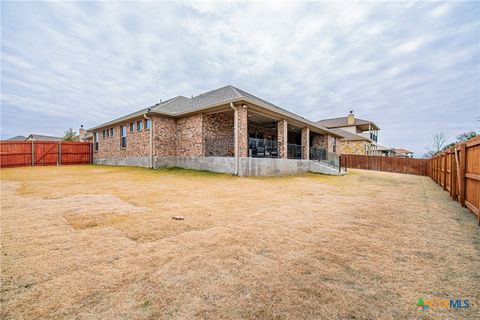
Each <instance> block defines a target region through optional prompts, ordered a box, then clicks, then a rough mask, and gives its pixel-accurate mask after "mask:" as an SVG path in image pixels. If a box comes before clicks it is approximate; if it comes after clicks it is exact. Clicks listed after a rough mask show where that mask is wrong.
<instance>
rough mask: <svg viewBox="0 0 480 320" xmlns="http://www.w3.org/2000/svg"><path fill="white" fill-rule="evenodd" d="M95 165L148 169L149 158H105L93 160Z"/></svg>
mask: <svg viewBox="0 0 480 320" xmlns="http://www.w3.org/2000/svg"><path fill="white" fill-rule="evenodd" d="M93 163H94V164H101V165H106V166H133V167H146V168H148V166H149V163H148V157H130V158H103V159H98V158H94V159H93Z"/></svg>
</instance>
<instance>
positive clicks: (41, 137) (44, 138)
mask: <svg viewBox="0 0 480 320" xmlns="http://www.w3.org/2000/svg"><path fill="white" fill-rule="evenodd" d="M32 138H33V139H35V140H39V141H62V140H63V138H61V137H53V136H44V135H41V134H34V133H32V134H30V135H29V136H28V137H27V138H26V139H25V140H27V139H32Z"/></svg>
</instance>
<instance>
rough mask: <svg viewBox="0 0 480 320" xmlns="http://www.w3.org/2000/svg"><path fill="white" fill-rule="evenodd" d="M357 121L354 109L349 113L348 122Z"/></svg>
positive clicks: (350, 123)
mask: <svg viewBox="0 0 480 320" xmlns="http://www.w3.org/2000/svg"><path fill="white" fill-rule="evenodd" d="M354 123H355V116H354V115H353V110H352V111H350V113H349V114H348V124H349V125H352V124H354Z"/></svg>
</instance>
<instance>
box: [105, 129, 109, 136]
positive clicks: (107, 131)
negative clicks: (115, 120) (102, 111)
mask: <svg viewBox="0 0 480 320" xmlns="http://www.w3.org/2000/svg"><path fill="white" fill-rule="evenodd" d="M105 132H106V133H107V136H106V137H107V138H108V137H110V130H109V129H107V130H105Z"/></svg>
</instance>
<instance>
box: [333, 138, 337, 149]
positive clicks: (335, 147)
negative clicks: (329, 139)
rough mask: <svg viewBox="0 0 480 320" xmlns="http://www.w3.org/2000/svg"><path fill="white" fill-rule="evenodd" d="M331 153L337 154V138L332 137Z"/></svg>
mask: <svg viewBox="0 0 480 320" xmlns="http://www.w3.org/2000/svg"><path fill="white" fill-rule="evenodd" d="M333 152H334V153H337V137H333Z"/></svg>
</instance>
